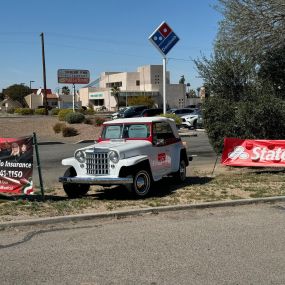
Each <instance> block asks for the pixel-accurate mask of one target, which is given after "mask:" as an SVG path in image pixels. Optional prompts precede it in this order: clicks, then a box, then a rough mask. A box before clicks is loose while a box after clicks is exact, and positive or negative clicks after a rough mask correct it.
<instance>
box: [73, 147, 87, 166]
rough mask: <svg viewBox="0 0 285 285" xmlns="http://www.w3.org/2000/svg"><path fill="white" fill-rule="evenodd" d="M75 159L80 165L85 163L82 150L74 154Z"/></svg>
mask: <svg viewBox="0 0 285 285" xmlns="http://www.w3.org/2000/svg"><path fill="white" fill-rule="evenodd" d="M74 156H75V159H76V160H77V161H78V162H80V163H84V162H85V160H86V159H85V152H84V151H82V150H78V151H76V152H75V155H74Z"/></svg>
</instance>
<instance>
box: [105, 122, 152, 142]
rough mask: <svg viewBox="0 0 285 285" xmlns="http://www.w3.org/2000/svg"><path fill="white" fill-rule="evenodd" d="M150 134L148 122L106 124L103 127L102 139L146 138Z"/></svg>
mask: <svg viewBox="0 0 285 285" xmlns="http://www.w3.org/2000/svg"><path fill="white" fill-rule="evenodd" d="M149 136H150V125H148V124H125V125H108V126H105V127H104V128H103V131H102V139H103V140H104V139H105V140H106V139H146V138H148V137H149Z"/></svg>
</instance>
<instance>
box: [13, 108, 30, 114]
mask: <svg viewBox="0 0 285 285" xmlns="http://www.w3.org/2000/svg"><path fill="white" fill-rule="evenodd" d="M14 113H16V114H19V115H33V114H34V110H33V109H29V108H16V109H15V111H14Z"/></svg>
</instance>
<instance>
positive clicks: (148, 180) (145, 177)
mask: <svg viewBox="0 0 285 285" xmlns="http://www.w3.org/2000/svg"><path fill="white" fill-rule="evenodd" d="M133 179H134V182H133V184H132V192H133V193H134V195H135V196H136V197H137V198H145V197H147V196H148V195H149V193H150V192H151V186H152V177H151V175H150V172H149V171H148V170H146V169H141V170H138V171H137V172H136V173H135V175H134V176H133ZM139 179H140V180H139ZM142 182H143V183H144V184H145V185H142V186H141V187H140V186H139V183H142ZM140 188H141V189H140Z"/></svg>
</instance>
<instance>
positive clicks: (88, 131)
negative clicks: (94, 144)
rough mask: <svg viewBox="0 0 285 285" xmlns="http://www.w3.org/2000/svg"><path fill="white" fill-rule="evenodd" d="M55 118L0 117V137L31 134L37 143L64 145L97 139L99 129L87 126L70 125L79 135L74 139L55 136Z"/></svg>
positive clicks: (60, 135) (56, 121) (59, 135)
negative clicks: (52, 142) (34, 135)
mask: <svg viewBox="0 0 285 285" xmlns="http://www.w3.org/2000/svg"><path fill="white" fill-rule="evenodd" d="M58 122H59V120H58V118H57V117H52V116H17V117H0V137H4V138H17V137H22V136H30V135H32V134H33V132H35V133H36V135H37V140H38V142H44V141H54V142H56V141H61V142H64V143H75V142H78V141H80V140H95V139H98V138H99V135H100V131H101V127H97V126H94V125H87V124H72V125H69V124H67V123H66V125H67V126H71V127H74V128H75V129H77V130H78V132H79V134H78V135H77V136H74V137H63V136H62V134H61V133H60V134H56V133H55V132H54V130H53V126H54V125H55V124H56V123H58Z"/></svg>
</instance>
